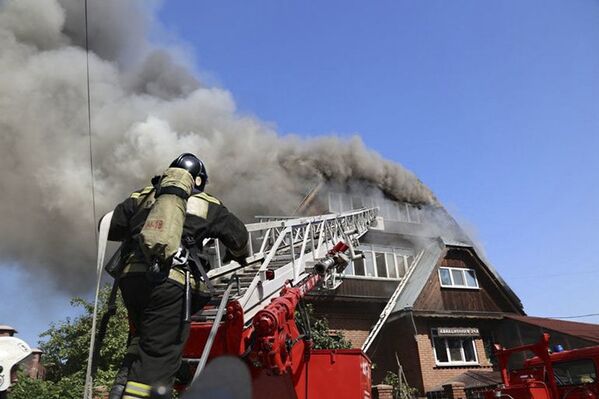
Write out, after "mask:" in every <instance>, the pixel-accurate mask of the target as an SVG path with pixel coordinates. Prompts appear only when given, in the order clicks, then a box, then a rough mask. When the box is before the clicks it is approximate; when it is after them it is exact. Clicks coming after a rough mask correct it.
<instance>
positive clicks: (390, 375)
mask: <svg viewBox="0 0 599 399" xmlns="http://www.w3.org/2000/svg"><path fill="white" fill-rule="evenodd" d="M383 384H385V385H391V386H392V387H393V398H395V399H412V398H415V397H416V394H417V393H418V390H417V389H416V388H412V387H411V386H409V385H408V383H407V381H405V379H404V381H403V384H400V383H399V376H398V375H397V374H395V373H394V372H393V371H387V374H386V375H385V378H384V379H383Z"/></svg>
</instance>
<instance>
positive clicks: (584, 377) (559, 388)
mask: <svg viewBox="0 0 599 399" xmlns="http://www.w3.org/2000/svg"><path fill="white" fill-rule="evenodd" d="M519 352H520V353H522V352H532V353H534V354H535V357H533V358H531V359H527V360H526V361H525V362H524V366H523V367H522V368H521V369H517V370H508V361H509V358H510V356H511V355H513V354H515V353H519ZM495 355H496V357H497V360H498V361H499V367H500V370H501V379H502V385H500V386H498V387H497V388H496V389H495V390H493V391H489V392H487V393H486V394H485V399H499V398H508V399H527V398H531V399H595V398H597V397H599V383H598V381H597V366H598V365H599V346H594V347H589V348H582V349H573V350H568V351H560V352H553V353H551V351H550V350H549V334H543V336H542V337H541V340H540V341H539V342H538V343H536V344H532V345H524V346H519V347H516V348H511V349H504V348H502V347H500V346H499V345H496V346H495Z"/></svg>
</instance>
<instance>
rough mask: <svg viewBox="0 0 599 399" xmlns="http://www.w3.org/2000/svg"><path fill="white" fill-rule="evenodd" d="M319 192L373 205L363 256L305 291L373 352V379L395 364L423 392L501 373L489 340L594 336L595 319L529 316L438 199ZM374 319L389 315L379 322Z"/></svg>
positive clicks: (347, 204)
mask: <svg viewBox="0 0 599 399" xmlns="http://www.w3.org/2000/svg"><path fill="white" fill-rule="evenodd" d="M324 191H326V192H322V193H320V195H319V196H318V198H319V201H316V202H319V204H318V205H312V207H313V209H314V210H318V211H323V209H322V208H323V207H326V210H327V211H329V212H342V211H346V210H349V209H357V208H361V207H378V208H379V216H378V218H377V225H376V226H374V227H372V228H371V229H370V231H369V232H368V233H367V234H366V235H365V236H364V237H363V238H362V240H361V244H360V247H359V250H360V251H361V252H362V254H363V258H362V259H357V260H354V261H353V262H352V263H350V264H349V265H348V267H347V268H346V269H345V271H344V273H343V277H342V279H343V283H342V284H341V285H340V286H339V287H338V288H337V289H336V290H334V291H319V292H318V293H317V294H314V295H312V296H311V298H310V300H311V302H312V303H313V306H314V307H315V310H316V312H317V314H318V315H321V316H325V317H326V318H327V319H328V320H329V325H330V326H331V328H332V329H334V330H339V331H342V332H343V333H344V335H345V337H346V338H348V339H349V340H350V341H351V343H352V345H353V346H354V347H361V348H363V349H364V350H365V351H366V352H367V354H368V356H370V357H371V359H372V360H373V363H374V364H375V368H374V370H373V382H378V381H381V380H382V379H383V378H384V376H385V374H386V372H387V371H393V372H395V373H397V372H398V369H399V368H400V367H401V368H402V370H403V373H405V376H406V378H407V381H408V382H409V384H410V385H411V386H413V387H415V388H417V389H418V391H419V392H420V394H425V393H429V392H435V391H439V390H442V389H443V385H445V384H447V383H449V382H452V381H458V382H459V381H462V382H465V383H466V386H467V387H468V384H470V385H471V386H480V385H484V386H489V385H493V384H495V383H497V382H498V381H499V375H498V373H497V372H495V371H493V361H494V359H493V355H492V349H491V348H492V345H493V344H494V343H497V342H499V343H502V344H503V345H505V346H514V345H518V344H522V343H532V342H536V340H537V339H538V337H539V335H540V333H541V332H550V333H552V334H554V336H555V338H554V341H555V343H560V344H564V342H565V343H566V345H567V346H568V347H580V346H588V345H592V344H594V341H593V337H596V334H597V332H599V329H598V328H597V326H593V325H589V326H590V327H589V329H587V330H588V331H587V332H588V334H587V335H588V337H586V338H585V337H580V336H577V335H579V334H576V333H575V331H580V329H576V328H573V327H572V326H570V327H569V328H568V327H567V326H566V325H569V324H571V323H568V322H557V321H549V322H547V323H545V324H543V323H542V322H540V321H539V320H545V321H547V320H548V319H540V318H532V317H527V316H526V315H525V313H524V309H523V305H522V302H521V301H520V299H519V298H518V296H517V295H516V294H515V293H514V292H513V291H512V290H511V289H510V287H509V286H508V284H507V283H506V282H505V281H504V280H503V279H502V278H501V276H500V275H499V274H498V273H497V271H496V270H495V269H494V268H493V266H492V265H491V264H490V263H489V262H488V261H487V260H486V259H485V258H484V257H483V256H482V254H481V252H480V251H479V250H478V249H477V248H476V245H475V244H474V243H473V242H472V241H471V240H470V239H469V238H468V236H467V235H466V234H465V233H464V232H463V230H462V229H461V228H460V227H459V226H458V224H457V223H456V222H455V220H454V219H453V218H452V217H451V216H450V215H449V214H448V213H447V212H446V211H445V209H444V208H442V207H441V206H439V205H426V204H425V205H414V204H411V203H407V202H399V201H395V200H392V199H390V198H388V197H385V196H384V195H381V194H380V193H379V192H377V191H376V190H361V191H356V190H349V191H345V190H340V189H331V190H324ZM392 297H393V298H392ZM391 298H392V300H391V301H390V299H391ZM380 317H385V318H386V320H383V321H384V323H379V324H380V325H377V321H378V320H379V318H380ZM576 324H580V323H576ZM543 327H545V328H543ZM552 328H553V329H552ZM568 337H569V338H568ZM589 337H590V338H589Z"/></svg>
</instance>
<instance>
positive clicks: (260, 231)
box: [84, 208, 377, 399]
mask: <svg viewBox="0 0 599 399" xmlns="http://www.w3.org/2000/svg"><path fill="white" fill-rule="evenodd" d="M376 215H377V208H371V209H360V210H354V211H349V212H343V213H339V214H326V215H320V216H312V217H301V218H285V217H261V218H260V221H259V222H258V223H252V224H248V225H246V227H247V230H248V233H249V243H248V244H249V252H250V256H249V257H248V258H247V259H246V261H247V265H246V266H241V265H239V264H238V263H237V262H230V263H228V264H223V263H222V257H221V250H220V248H221V246H220V243H219V242H218V240H212V241H211V242H206V243H205V245H204V248H205V252H206V254H207V255H208V256H209V258H210V259H211V264H212V265H213V269H212V270H210V271H209V273H208V276H209V278H210V280H211V281H212V282H213V284H214V285H215V288H216V294H217V295H216V297H215V298H214V299H213V300H212V303H213V304H219V306H218V308H217V309H215V308H207V309H205V310H204V311H202V312H201V313H200V314H199V315H196V317H199V318H201V319H203V320H207V321H213V323H214V324H213V325H214V328H213V333H212V332H211V334H210V335H211V337H212V338H213V337H214V334H215V333H216V330H217V329H218V325H219V324H220V321H221V320H222V317H223V311H224V305H226V303H227V302H228V300H229V299H235V300H237V301H239V303H240V304H241V306H242V308H243V311H244V322H245V323H246V324H247V323H249V322H250V321H251V319H252V317H253V316H254V315H255V314H256V313H257V312H258V311H260V310H261V309H263V308H264V307H265V306H266V305H268V303H269V302H270V299H271V298H274V297H275V296H276V295H278V294H279V293H280V291H281V289H283V287H284V286H285V284H286V283H287V282H291V284H295V283H298V282H300V281H302V280H303V279H304V278H305V277H307V276H308V274H309V273H310V272H311V270H310V267H311V266H313V265H314V264H315V263H316V261H317V260H318V259H320V258H322V257H324V256H325V255H326V253H327V252H328V251H329V250H331V249H332V248H333V246H334V245H335V244H336V243H337V242H338V241H344V242H345V243H346V244H347V245H348V246H349V248H350V255H351V257H352V258H355V257H356V256H357V255H356V253H355V252H354V248H355V247H356V246H357V245H358V239H359V238H360V237H362V236H363V235H364V234H366V232H368V229H369V227H370V226H371V224H372V223H374V221H375V219H376ZM111 219H112V212H110V213H109V214H107V215H106V216H104V217H103V218H102V220H101V223H100V229H99V230H100V231H99V237H98V258H97V265H96V272H97V282H96V297H95V305H94V313H93V318H92V338H91V342H90V355H89V359H88V369H87V373H86V384H85V396H84V397H85V398H86V399H89V398H91V394H92V390H91V387H92V385H93V381H92V373H91V364H92V352H93V348H94V345H95V334H96V320H97V307H98V293H99V290H100V282H101V277H102V269H103V266H104V259H105V252H106V241H107V237H108V229H109V226H110V221H111ZM339 283H340V282H339V281H338V280H337V275H336V274H335V273H332V274H330V275H328V276H326V277H325V279H324V284H323V287H324V288H329V289H334V288H336V287H337V286H338V285H339ZM231 293H232V294H231ZM210 341H211V339H210V338H209V342H208V343H207V345H206V347H205V351H204V352H205V354H204V355H203V356H202V358H201V359H200V364H199V367H198V371H201V369H202V368H203V365H204V364H205V362H206V359H207V355H208V353H209V352H210V347H211V342H210Z"/></svg>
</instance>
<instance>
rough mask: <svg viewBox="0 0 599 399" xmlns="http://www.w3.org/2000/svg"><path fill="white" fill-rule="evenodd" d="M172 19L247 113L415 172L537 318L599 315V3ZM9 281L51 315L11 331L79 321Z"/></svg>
mask: <svg viewBox="0 0 599 399" xmlns="http://www.w3.org/2000/svg"><path fill="white" fill-rule="evenodd" d="M157 18H158V20H159V22H160V24H161V25H162V27H161V29H157V30H156V31H155V32H154V39H155V40H157V41H163V42H167V43H172V42H173V41H176V42H178V43H179V42H183V43H184V44H185V46H184V48H185V49H187V51H188V56H189V57H190V58H191V59H192V60H193V62H194V63H195V67H196V69H197V70H198V71H200V72H199V73H200V75H201V76H202V77H203V78H204V80H205V81H206V82H208V83H209V84H215V85H218V86H222V87H224V88H226V89H228V90H230V91H231V92H232V94H233V96H234V97H235V100H236V102H237V104H238V107H239V111H240V112H241V113H244V114H252V115H256V116H257V117H258V118H260V119H262V120H265V121H268V122H270V123H272V124H273V125H275V126H277V128H278V131H279V132H280V133H281V134H299V135H302V136H315V135H321V134H337V135H340V136H349V135H352V134H359V135H360V136H361V137H362V139H363V140H364V142H365V143H366V144H367V145H368V146H369V147H371V148H373V149H375V150H376V151H378V152H380V153H381V154H382V155H383V156H385V157H386V158H389V159H392V160H395V161H397V162H400V163H402V164H403V165H404V166H406V167H408V168H409V169H411V170H412V171H414V172H415V173H416V174H417V175H418V176H419V177H420V179H421V180H423V181H424V182H425V183H426V184H427V185H428V186H429V187H431V189H432V190H433V191H434V192H435V193H436V195H437V196H438V197H439V199H440V200H441V201H442V202H443V203H444V204H445V206H446V207H447V208H448V209H449V211H450V212H451V213H452V214H453V215H454V216H455V217H456V218H457V219H458V220H459V221H460V222H461V223H463V224H464V225H465V226H466V228H467V229H468V230H469V231H470V232H471V233H472V234H474V235H475V237H476V238H477V239H478V240H479V241H480V242H481V243H483V245H484V246H485V250H486V253H487V257H488V258H489V259H490V260H491V262H492V263H493V264H494V266H495V267H496V268H497V269H498V271H499V272H500V274H502V276H503V277H504V278H505V279H506V280H507V281H508V283H509V284H510V285H511V286H512V288H513V289H514V291H515V292H516V293H517V294H518V295H519V296H520V298H521V299H522V301H523V302H524V305H525V310H526V311H527V312H528V313H529V314H531V315H539V316H568V315H578V314H587V313H599V305H598V303H599V301H598V300H599V293H598V291H599V290H596V289H595V285H596V281H597V278H598V277H599V261H598V260H597V256H596V255H595V247H596V244H597V240H598V236H599V234H598V233H597V226H599V211H598V210H597V206H598V205H599V188H598V186H597V182H599V160H598V157H597V156H596V154H597V152H598V150H599V134H598V128H599V112H598V111H599V73H598V71H599V52H598V51H597V44H598V42H599V23H597V21H599V2H597V1H590V0H579V1H567V0H563V1H554V0H543V1H540V0H539V1H522V0H503V1H485V2H483V1H479V0H471V1H464V0H453V1H444V0H438V1H403V0H402V1H377V2H357V1H320V2H297V1H282V0H277V1H275V0H270V1H261V0H260V1H252V2H248V1H228V2H213V1H191V0H169V1H164V2H163V4H162V6H161V7H160V9H159V11H158V16H157ZM257 173H259V171H257ZM7 273H8V275H9V277H8V278H4V279H2V280H1V281H0V290H1V291H2V292H3V294H5V293H10V294H11V295H12V296H13V297H14V298H15V300H16V301H21V302H22V303H25V304H28V305H27V306H29V307H30V309H31V312H32V313H33V314H34V315H36V317H35V321H32V319H33V318H32V315H31V314H27V312H23V313H19V314H13V316H11V317H12V319H11V321H10V323H11V324H15V325H17V326H19V327H20V329H21V330H22V332H23V334H21V336H22V337H23V338H25V339H27V340H29V341H30V342H32V343H34V342H35V341H36V335H37V333H38V332H39V331H41V330H43V329H45V328H46V326H47V325H48V323H49V322H50V321H51V320H53V319H56V318H64V317H66V316H68V315H73V314H75V312H74V311H73V310H72V309H70V308H69V307H68V305H67V304H68V299H67V298H66V297H65V298H61V297H56V296H50V295H49V294H48V298H49V299H48V304H47V307H45V308H44V311H41V310H36V309H35V308H31V306H35V304H31V303H29V302H28V299H27V298H26V297H27V295H29V294H31V292H29V291H27V290H23V289H17V288H16V287H17V285H16V283H15V282H18V281H21V280H22V279H23V277H22V275H21V274H20V273H19V270H18V267H17V266H14V267H10V268H9V270H8V272H7ZM42 294H45V293H42ZM0 313H2V312H0ZM579 320H580V321H591V322H599V317H594V318H584V319H579Z"/></svg>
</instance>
